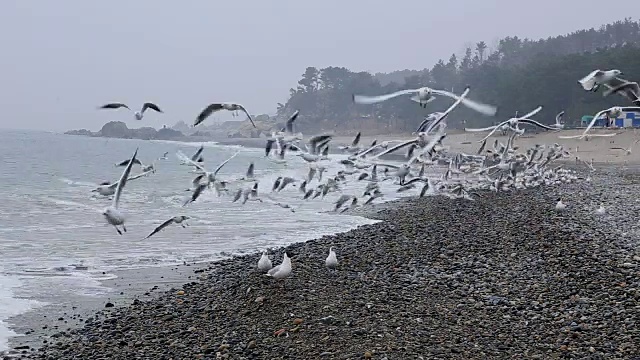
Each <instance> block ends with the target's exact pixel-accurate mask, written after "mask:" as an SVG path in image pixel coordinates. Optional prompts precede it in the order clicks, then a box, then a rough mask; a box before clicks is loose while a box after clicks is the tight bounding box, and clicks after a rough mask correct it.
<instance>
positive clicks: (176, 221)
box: [143, 215, 189, 240]
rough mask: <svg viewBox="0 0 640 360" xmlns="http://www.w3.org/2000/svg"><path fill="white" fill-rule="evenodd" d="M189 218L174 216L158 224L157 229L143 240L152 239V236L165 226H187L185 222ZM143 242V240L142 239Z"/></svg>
mask: <svg viewBox="0 0 640 360" xmlns="http://www.w3.org/2000/svg"><path fill="white" fill-rule="evenodd" d="M188 219H189V217H188V216H185V215H180V216H174V217H172V218H171V219H169V220H167V221H165V222H163V223H162V224H160V225H159V226H158V227H157V228H155V229H154V230H153V231H152V232H151V234H149V235H147V236H146V237H145V239H148V238H150V237H152V236H153V235H155V234H156V233H157V232H159V231H160V230H162V229H164V228H166V227H167V226H169V225H171V224H180V225H182V227H185V225H188V224H187V223H186V220H188ZM143 240H144V239H143Z"/></svg>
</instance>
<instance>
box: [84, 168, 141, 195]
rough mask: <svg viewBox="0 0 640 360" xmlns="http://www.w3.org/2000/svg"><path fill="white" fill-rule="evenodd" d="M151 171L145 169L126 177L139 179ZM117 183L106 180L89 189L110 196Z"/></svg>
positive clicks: (113, 192) (129, 179)
mask: <svg viewBox="0 0 640 360" xmlns="http://www.w3.org/2000/svg"><path fill="white" fill-rule="evenodd" d="M127 161H128V160H127ZM151 172H152V171H145V172H142V173H140V174H137V175H134V176H130V177H129V178H128V179H127V181H131V180H135V179H139V178H141V177H143V176H147V175H149V173H151ZM118 183H119V182H118V181H116V182H114V183H113V184H111V183H109V182H108V181H105V182H103V183H101V184H100V185H98V187H97V188H95V189H93V190H91V192H97V193H98V194H100V195H102V196H111V195H113V194H115V193H116V187H117V186H118Z"/></svg>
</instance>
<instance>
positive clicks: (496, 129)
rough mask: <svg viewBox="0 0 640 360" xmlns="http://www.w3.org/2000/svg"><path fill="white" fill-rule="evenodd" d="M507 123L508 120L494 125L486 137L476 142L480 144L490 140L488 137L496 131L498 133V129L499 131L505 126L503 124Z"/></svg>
mask: <svg viewBox="0 0 640 360" xmlns="http://www.w3.org/2000/svg"><path fill="white" fill-rule="evenodd" d="M508 122H509V120H505V121H503V122H501V123H500V124H498V125H496V126H495V127H494V128H493V130H491V131H490V132H489V134H488V135H487V136H485V137H484V138H482V140H480V141H478V142H482V141H485V140H487V139H488V138H490V137H491V135H493V133H495V132H496V131H498V129H500V128H501V127H502V125H505V124H507V123H508Z"/></svg>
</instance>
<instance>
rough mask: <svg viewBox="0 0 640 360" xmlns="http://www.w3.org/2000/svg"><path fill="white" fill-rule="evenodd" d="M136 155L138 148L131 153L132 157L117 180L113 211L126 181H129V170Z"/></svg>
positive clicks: (116, 206)
mask: <svg viewBox="0 0 640 360" xmlns="http://www.w3.org/2000/svg"><path fill="white" fill-rule="evenodd" d="M136 155H138V148H136V151H135V152H134V153H133V156H132V157H131V160H130V161H129V164H128V165H127V167H126V168H124V171H123V172H122V176H120V180H118V187H117V188H116V194H115V196H114V197H113V207H114V208H115V209H117V208H118V203H120V195H122V189H124V186H125V184H126V183H127V180H129V174H130V173H131V168H132V167H133V163H134V161H135V159H136Z"/></svg>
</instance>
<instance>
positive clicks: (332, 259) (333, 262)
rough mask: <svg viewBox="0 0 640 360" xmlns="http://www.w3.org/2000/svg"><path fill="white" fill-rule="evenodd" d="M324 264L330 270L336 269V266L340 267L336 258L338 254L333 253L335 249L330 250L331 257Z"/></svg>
mask: <svg viewBox="0 0 640 360" xmlns="http://www.w3.org/2000/svg"><path fill="white" fill-rule="evenodd" d="M324 264H325V265H326V266H327V267H328V268H329V269H332V270H333V269H335V268H336V266H338V258H337V257H336V252H335V251H333V247H330V248H329V256H327V259H326V260H325V261H324Z"/></svg>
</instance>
